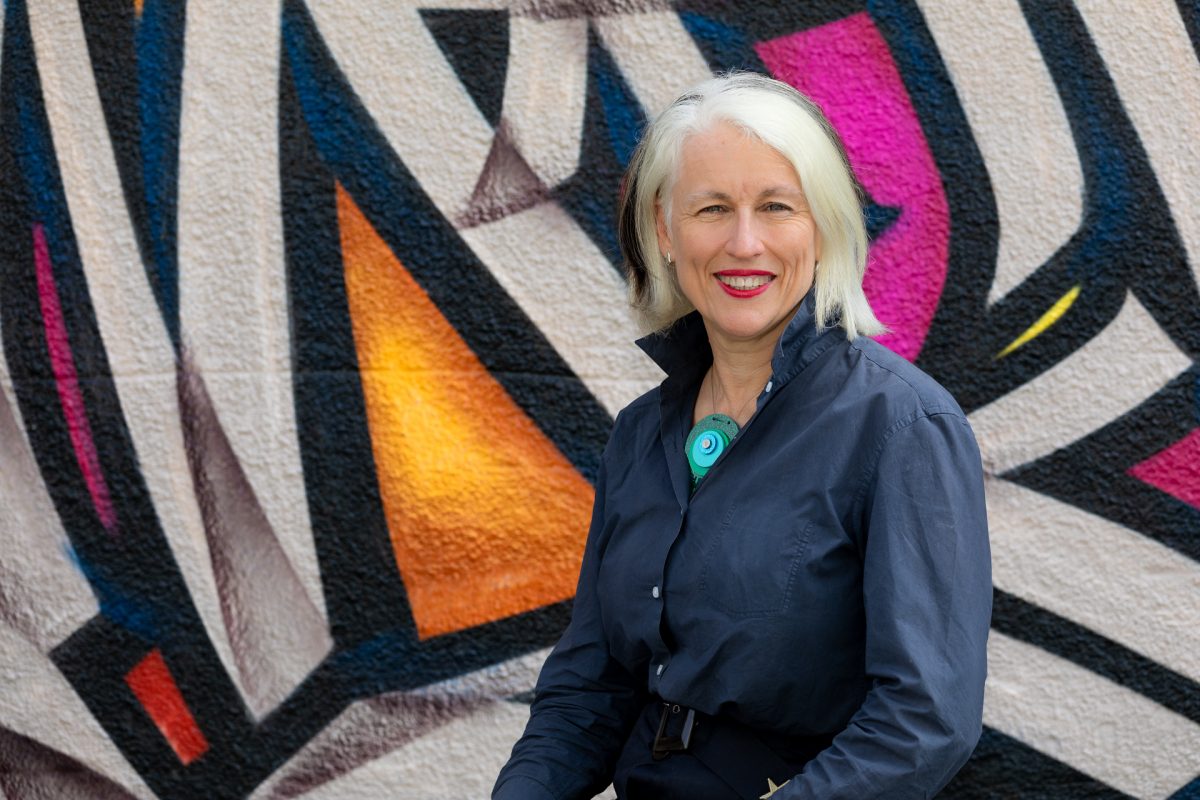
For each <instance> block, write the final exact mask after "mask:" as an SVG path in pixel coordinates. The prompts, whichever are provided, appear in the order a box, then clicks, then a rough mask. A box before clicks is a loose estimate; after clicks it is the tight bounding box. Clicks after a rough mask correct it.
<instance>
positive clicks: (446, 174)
mask: <svg viewBox="0 0 1200 800" xmlns="http://www.w3.org/2000/svg"><path fill="white" fill-rule="evenodd" d="M307 6H308V10H309V12H310V13H311V14H312V16H313V19H314V20H315V21H316V23H317V28H318V30H319V31H320V33H321V36H322V38H323V39H324V41H325V44H326V46H327V47H328V48H329V51H330V52H331V53H332V54H333V57H334V60H335V61H337V64H338V66H339V67H340V68H341V70H342V72H343V73H344V74H345V75H346V78H347V80H348V81H349V83H350V85H351V86H352V87H353V89H354V92H355V94H357V96H358V99H359V101H361V102H362V104H363V106H364V107H365V108H366V110H367V112H368V113H369V114H370V115H371V118H372V119H373V120H374V121H375V124H376V125H378V126H379V129H380V130H381V131H382V132H383V135H384V137H385V138H386V139H387V141H388V144H389V145H391V147H392V150H394V151H395V153H396V154H397V155H398V156H399V157H400V160H401V161H403V162H404V166H405V167H407V168H408V170H409V171H410V172H411V173H412V174H413V176H414V177H415V178H416V179H417V181H418V182H419V183H420V184H421V188H422V189H424V190H425V192H426V193H427V194H428V195H429V197H430V199H431V200H433V202H434V204H435V205H436V206H437V207H438V210H439V211H440V212H441V213H442V215H443V216H445V217H446V218H447V219H455V218H457V217H458V216H459V215H460V214H461V213H462V212H464V211H465V210H466V209H467V207H468V204H469V201H470V199H471V193H472V192H473V191H474V189H475V184H476V183H477V182H478V180H479V176H480V174H481V173H482V172H483V165H484V162H485V161H486V160H487V155H488V152H489V151H490V149H491V145H492V126H491V125H489V124H488V122H487V120H486V119H484V117H483V114H482V113H480V111H479V109H478V108H477V107H476V106H475V102H474V101H473V100H472V99H471V96H470V95H469V94H468V93H467V91H466V89H464V88H463V85H462V83H460V82H459V80H458V76H457V75H455V73H454V69H453V68H452V67H451V66H450V64H449V62H447V61H446V58H445V56H443V55H442V51H441V50H440V49H439V48H438V46H437V42H436V41H435V40H434V38H433V35H432V34H431V33H430V32H429V29H428V28H426V27H425V23H424V22H422V21H421V17H420V15H419V13H418V7H417V6H416V4H394V5H393V4H387V5H380V4H376V3H362V2H358V1H357V0H312V1H311V2H309V3H308V4H307ZM188 36H189V38H190V37H191V33H190V32H189V34H188ZM364 167H365V168H370V165H369V164H366V165H364Z"/></svg>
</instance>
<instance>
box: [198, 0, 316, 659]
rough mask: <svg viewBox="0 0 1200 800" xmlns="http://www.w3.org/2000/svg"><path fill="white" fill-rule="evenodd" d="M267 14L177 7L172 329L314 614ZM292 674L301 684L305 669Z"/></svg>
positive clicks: (265, 6)
mask: <svg viewBox="0 0 1200 800" xmlns="http://www.w3.org/2000/svg"><path fill="white" fill-rule="evenodd" d="M280 13H281V10H280V5H279V3H277V2H276V3H240V4H236V5H234V6H230V7H229V8H223V9H222V10H221V11H220V12H219V13H218V12H214V10H213V9H211V8H208V7H206V6H202V5H192V6H190V7H189V8H188V16H187V27H186V29H187V39H186V42H185V58H184V65H185V67H184V73H183V86H182V93H183V107H182V110H181V113H180V134H179V139H180V141H179V152H180V163H179V234H178V239H179V316H180V327H181V330H182V332H183V340H184V342H185V343H186V346H187V347H188V351H189V353H190V355H191V357H192V359H193V362H194V363H195V365H196V368H197V370H198V371H199V372H200V374H201V375H202V376H203V378H204V381H205V385H206V387H207V389H208V393H209V396H210V397H211V398H212V403H213V407H214V408H215V410H216V413H217V416H218V418H219V419H220V421H221V426H222V428H223V429H224V431H225V434H226V436H227V437H228V438H229V442H230V445H231V446H232V447H233V451H234V453H235V454H236V456H237V458H238V462H239V463H240V465H241V467H242V469H243V470H244V472H245V474H246V478H247V480H248V481H249V482H250V485H251V486H252V487H253V489H254V493H255V496H256V498H257V500H258V502H259V504H260V506H261V507H262V510H263V512H264V514H266V517H267V520H268V521H269V522H270V524H271V528H272V530H274V532H275V534H276V536H277V537H278V539H279V542H280V544H281V545H282V547H283V549H284V552H286V553H287V556H288V560H289V561H290V562H291V564H292V567H293V568H294V569H295V571H296V573H297V575H298V576H299V577H300V580H301V583H302V584H303V586H304V588H305V591H306V592H307V593H308V595H309V598H310V600H312V602H313V604H314V605H315V606H316V608H317V609H319V610H320V611H322V612H324V609H325V603H324V592H323V590H322V584H321V572H320V565H319V563H318V562H317V555H316V547H315V545H314V543H313V537H312V526H311V522H310V520H309V516H308V503H307V501H306V499H305V498H306V494H305V486H304V475H303V471H302V466H301V462H300V443H299V434H298V432H297V429H296V412H295V398H294V396H293V392H292V370H291V337H290V322H289V318H288V293H287V276H286V270H285V266H284V250H283V216H282V208H281V201H280V186H279V113H278V112H279V98H278V86H279V46H280ZM302 666H303V672H305V673H306V672H307V671H308V670H309V669H311V667H312V666H314V665H313V664H310V663H306V664H304V665H302ZM300 668H301V665H298V669H300Z"/></svg>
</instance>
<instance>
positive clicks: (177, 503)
mask: <svg viewBox="0 0 1200 800" xmlns="http://www.w3.org/2000/svg"><path fill="white" fill-rule="evenodd" d="M29 18H30V27H31V29H32V33H33V43H34V49H35V50H36V51H37V52H38V54H39V58H38V69H39V71H40V77H41V83H42V89H43V92H44V94H45V106H46V113H47V116H48V117H49V120H50V130H51V135H52V138H53V141H54V150H55V154H56V156H57V158H58V166H59V169H60V171H61V173H62V180H63V188H64V190H65V193H66V197H67V205H68V207H69V208H70V213H71V221H72V225H73V229H74V232H75V236H76V239H77V241H78V243H79V251H80V256H81V258H82V261H83V268H84V274H85V277H86V280H87V284H88V294H89V297H90V298H91V301H92V304H93V307H94V309H95V311H96V319H97V322H98V323H99V328H100V335H101V338H102V339H103V341H104V345H105V353H106V355H107V357H108V361H109V365H110V367H111V369H112V373H113V381H114V383H115V385H116V388H117V395H118V397H119V399H120V404H121V410H122V412H123V413H124V415H125V420H126V422H127V424H128V427H129V432H130V436H131V437H132V439H133V445H134V449H135V451H136V452H137V455H138V463H139V465H140V466H141V474H142V478H143V480H145V481H146V486H147V488H148V489H149V491H150V497H151V499H152V501H153V503H154V509H155V512H156V513H157V514H158V519H159V522H160V523H161V525H162V529H163V533H164V535H165V536H166V538H167V541H168V542H169V543H170V546H171V551H172V554H173V555H174V557H175V562H176V563H177V564H178V565H179V568H180V571H181V573H182V574H183V578H184V582H185V583H186V584H187V587H188V591H189V593H190V595H191V598H192V602H193V603H194V604H195V606H196V609H197V611H198V612H199V615H200V618H201V620H203V622H204V626H205V629H206V631H207V632H208V636H209V640H210V641H211V642H212V644H213V647H214V648H215V649H216V652H217V655H218V657H219V658H220V660H221V663H222V664H223V665H224V667H225V670H226V672H227V673H228V674H229V675H230V676H232V678H233V680H234V681H235V683H238V685H239V686H240V685H241V684H240V679H239V676H238V673H237V670H236V669H235V668H234V660H233V651H232V649H231V647H230V644H229V639H228V635H227V632H226V630H225V623H224V621H223V619H222V616H221V609H220V604H219V602H218V600H217V588H216V584H215V582H214V581H213V576H212V559H211V556H210V554H209V551H208V544H207V540H206V539H205V535H204V525H203V522H202V521H201V518H200V509H199V507H198V506H197V504H196V498H195V494H194V490H193V486H192V482H191V469H190V468H189V466H188V460H187V454H186V452H185V450H184V443H183V430H182V428H181V425H180V418H179V402H178V394H177V391H176V383H175V353H174V350H173V349H172V348H171V344H170V340H169V339H168V337H167V331H166V327H165V326H164V324H163V322H162V316H161V315H160V313H159V311H158V306H157V304H156V303H155V301H154V297H153V295H152V294H151V291H150V284H149V282H148V280H147V278H146V273H145V270H144V268H143V267H142V263H141V257H140V255H139V253H138V248H137V244H136V241H135V239H134V233H133V227H132V223H131V222H130V219H129V216H128V213H127V211H126V209H125V201H124V198H123V196H122V195H121V190H120V185H121V184H120V179H119V177H118V175H117V169H116V160H115V156H114V154H113V151H112V144H111V142H110V141H109V139H108V133H107V130H108V128H107V126H106V125H105V123H104V115H103V112H102V111H101V107H100V98H99V95H98V93H97V91H96V85H95V82H94V80H93V76H92V71H91V63H90V61H89V59H88V55H87V44H86V41H85V39H84V34H83V24H82V22H81V20H80V18H79V11H78V9H77V8H75V7H73V6H70V5H52V4H45V3H34V4H31V6H30V8H29ZM39 43H41V44H39Z"/></svg>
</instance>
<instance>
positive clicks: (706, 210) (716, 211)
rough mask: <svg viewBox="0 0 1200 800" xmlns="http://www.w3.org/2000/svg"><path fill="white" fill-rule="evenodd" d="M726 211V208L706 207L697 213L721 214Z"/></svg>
mask: <svg viewBox="0 0 1200 800" xmlns="http://www.w3.org/2000/svg"><path fill="white" fill-rule="evenodd" d="M724 210H725V206H722V205H712V206H705V207H704V208H702V209H700V210H699V211H697V212H696V213H697V214H720V213H721V212H722V211H724Z"/></svg>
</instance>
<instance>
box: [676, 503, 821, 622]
mask: <svg viewBox="0 0 1200 800" xmlns="http://www.w3.org/2000/svg"><path fill="white" fill-rule="evenodd" d="M766 505H768V506H769V505H770V504H766ZM756 506H757V504H756ZM773 510H774V511H775V513H774V514H771V513H769V510H768V509H763V508H762V507H761V506H758V507H757V508H756V507H749V508H747V507H742V508H739V507H737V506H734V507H733V508H731V509H730V510H729V512H728V513H727V514H726V516H725V518H724V519H723V520H722V522H721V525H720V527H719V528H718V530H717V532H716V535H715V536H714V538H713V541H712V542H710V543H709V545H708V547H707V550H706V551H705V553H704V557H703V562H702V566H701V568H700V593H701V596H702V597H704V598H705V601H706V602H709V603H711V604H712V605H713V606H715V607H716V608H719V609H720V610H721V611H723V612H725V613H727V614H730V615H731V616H735V617H771V616H776V615H778V614H783V613H784V612H786V611H788V607H789V604H790V603H791V601H792V596H793V594H794V588H795V583H796V581H797V580H798V578H799V574H800V571H801V566H802V564H803V562H804V558H805V555H806V554H807V552H808V546H809V540H810V538H811V537H812V532H813V524H814V523H813V521H812V520H807V521H805V520H803V519H796V518H793V517H789V516H786V515H784V516H781V515H780V514H779V513H778V511H779V510H778V508H776V509H773Z"/></svg>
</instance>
